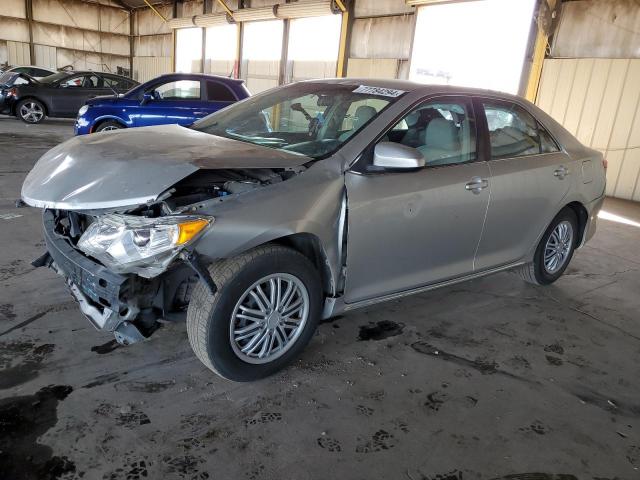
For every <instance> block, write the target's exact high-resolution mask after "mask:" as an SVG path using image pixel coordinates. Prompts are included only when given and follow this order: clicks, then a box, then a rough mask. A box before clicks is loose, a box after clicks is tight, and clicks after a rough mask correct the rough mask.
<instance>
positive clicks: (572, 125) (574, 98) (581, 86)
mask: <svg viewBox="0 0 640 480" xmlns="http://www.w3.org/2000/svg"><path fill="white" fill-rule="evenodd" d="M594 63H595V62H594V60H593V59H588V60H587V61H586V62H578V65H577V67H576V70H575V75H574V78H573V85H572V88H571V92H570V93H569V95H568V98H569V102H568V104H567V111H566V113H565V115H564V122H563V125H564V126H565V127H566V128H567V129H568V130H569V131H570V132H572V133H573V134H575V133H576V132H577V131H578V125H579V124H580V118H581V117H582V112H583V111H584V105H585V102H586V101H587V90H588V88H589V81H590V80H591V74H592V72H593V65H594Z"/></svg>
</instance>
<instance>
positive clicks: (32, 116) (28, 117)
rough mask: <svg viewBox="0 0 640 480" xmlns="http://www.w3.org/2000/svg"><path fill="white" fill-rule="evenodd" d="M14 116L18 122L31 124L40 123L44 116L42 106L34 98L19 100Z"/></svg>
mask: <svg viewBox="0 0 640 480" xmlns="http://www.w3.org/2000/svg"><path fill="white" fill-rule="evenodd" d="M16 114H17V116H18V118H19V119H20V120H22V121H23V122H25V123H31V124H35V123H40V122H41V121H42V120H44V117H45V116H46V114H45V108H44V105H43V104H42V102H40V101H39V100H36V99H35V98H27V99H25V100H20V102H18V105H17V107H16Z"/></svg>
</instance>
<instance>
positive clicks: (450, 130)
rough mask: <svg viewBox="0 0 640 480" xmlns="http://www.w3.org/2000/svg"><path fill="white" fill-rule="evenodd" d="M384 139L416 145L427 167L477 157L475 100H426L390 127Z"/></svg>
mask: <svg viewBox="0 0 640 480" xmlns="http://www.w3.org/2000/svg"><path fill="white" fill-rule="evenodd" d="M383 141H391V142H396V143H401V144H403V145H407V146H409V147H413V148H416V149H417V150H418V151H420V153H422V156H423V157H424V158H425V162H426V166H427V167H432V166H439V165H451V164H457V163H465V162H472V161H474V160H475V159H476V122H475V118H474V116H473V109H472V107H471V102H470V101H466V100H462V99H461V100H456V101H448V100H443V101H438V100H435V101H428V102H426V103H423V104H421V105H420V106H419V107H418V108H416V109H414V110H412V111H411V112H410V113H409V114H407V115H406V116H405V117H404V118H402V119H401V120H400V121H399V122H398V123H397V124H396V125H395V126H394V127H393V128H392V129H391V130H389V131H388V132H387V135H386V136H385V137H384V138H383Z"/></svg>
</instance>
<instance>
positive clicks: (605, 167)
mask: <svg viewBox="0 0 640 480" xmlns="http://www.w3.org/2000/svg"><path fill="white" fill-rule="evenodd" d="M602 166H603V167H604V169H605V170H606V169H607V167H608V166H609V162H608V161H607V159H606V158H603V159H602Z"/></svg>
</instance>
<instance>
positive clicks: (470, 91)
mask: <svg viewBox="0 0 640 480" xmlns="http://www.w3.org/2000/svg"><path fill="white" fill-rule="evenodd" d="M306 81H307V82H311V83H333V84H338V85H353V86H359V85H366V86H370V87H378V88H392V89H395V90H403V91H405V92H420V93H422V94H424V95H429V94H448V95H492V96H500V97H503V98H505V99H516V98H517V99H519V100H522V98H521V97H518V96H516V95H512V94H510V93H506V92H498V91H495V90H488V89H482V88H470V87H458V86H455V85H438V84H424V83H418V82H412V81H409V80H396V79H381V78H362V77H360V78H323V79H317V80H306Z"/></svg>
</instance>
